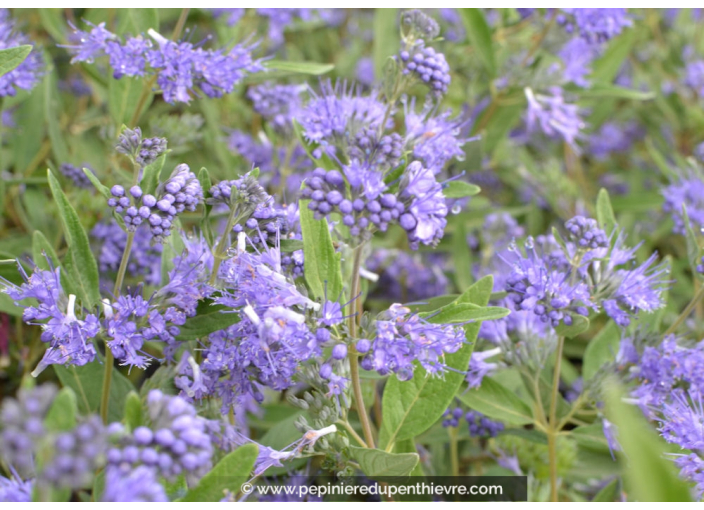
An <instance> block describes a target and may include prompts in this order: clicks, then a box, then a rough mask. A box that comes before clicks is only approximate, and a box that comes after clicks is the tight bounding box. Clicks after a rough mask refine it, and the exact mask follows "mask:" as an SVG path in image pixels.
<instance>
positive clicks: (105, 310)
mask: <svg viewBox="0 0 704 510" xmlns="http://www.w3.org/2000/svg"><path fill="white" fill-rule="evenodd" d="M103 313H104V314H105V317H106V318H108V319H111V318H112V316H113V311H112V306H110V300H109V299H108V298H105V299H103Z"/></svg>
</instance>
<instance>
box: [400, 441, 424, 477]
mask: <svg viewBox="0 0 704 510" xmlns="http://www.w3.org/2000/svg"><path fill="white" fill-rule="evenodd" d="M393 453H418V450H417V449H416V443H415V441H414V440H413V439H404V440H403V441H396V445H395V446H394V451H393ZM410 476H425V473H424V472H423V465H422V464H421V463H420V462H418V464H416V467H415V468H413V471H411V473H410Z"/></svg>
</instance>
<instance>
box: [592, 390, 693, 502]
mask: <svg viewBox="0 0 704 510" xmlns="http://www.w3.org/2000/svg"><path fill="white" fill-rule="evenodd" d="M606 390H607V391H606V416H607V418H608V419H609V420H610V421H611V422H612V423H613V424H614V425H615V427H616V438H617V440H618V442H619V444H620V445H621V447H622V448H623V453H624V455H625V457H626V459H625V473H624V480H625V484H626V489H627V490H628V494H630V495H631V496H632V497H633V499H635V500H637V501H691V500H692V496H691V495H690V492H689V487H688V486H687V483H686V482H684V481H683V480H682V479H680V478H679V476H677V470H676V468H675V465H674V463H673V462H672V459H668V458H665V452H666V445H665V441H664V440H663V439H662V438H660V437H658V434H657V433H656V432H655V430H654V429H653V428H651V426H650V425H649V424H648V422H647V421H646V419H645V417H644V416H643V414H642V413H641V412H640V410H639V409H638V408H637V407H636V406H634V405H631V404H626V403H625V402H624V401H623V390H622V388H621V387H620V386H618V385H617V383H615V382H614V381H611V384H610V385H607V386H606Z"/></svg>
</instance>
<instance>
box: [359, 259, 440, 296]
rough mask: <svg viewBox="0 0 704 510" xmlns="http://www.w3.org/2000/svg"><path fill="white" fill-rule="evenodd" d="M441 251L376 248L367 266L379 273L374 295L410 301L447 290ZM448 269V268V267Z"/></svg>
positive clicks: (436, 294) (438, 294)
mask: <svg viewBox="0 0 704 510" xmlns="http://www.w3.org/2000/svg"><path fill="white" fill-rule="evenodd" d="M445 266H447V263H446V260H445V259H444V258H443V256H442V254H426V253H415V254H409V253H406V252H404V251H401V250H388V249H383V248H380V249H377V250H375V251H374V252H373V253H372V256H371V257H370V258H369V259H367V261H366V267H367V269H368V270H370V271H374V272H376V273H380V274H379V280H378V282H377V283H376V285H375V286H374V290H373V292H374V295H377V296H381V297H384V298H386V299H390V300H393V301H402V302H412V301H419V300H422V299H428V298H431V297H434V296H441V295H443V294H447V292H448V288H449V284H450V281H449V279H448V277H447V276H446V275H445V269H446V267H445ZM448 269H449V268H448Z"/></svg>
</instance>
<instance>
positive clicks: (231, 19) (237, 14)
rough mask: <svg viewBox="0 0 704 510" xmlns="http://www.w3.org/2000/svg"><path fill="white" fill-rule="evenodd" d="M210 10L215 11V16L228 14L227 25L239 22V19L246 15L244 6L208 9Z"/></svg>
mask: <svg viewBox="0 0 704 510" xmlns="http://www.w3.org/2000/svg"><path fill="white" fill-rule="evenodd" d="M208 10H209V11H210V12H212V13H213V17H215V18H221V17H224V16H227V25H228V26H230V27H232V26H235V25H236V24H237V22H238V21H239V20H241V19H242V16H244V12H245V11H244V9H242V8H233V9H222V8H220V9H208Z"/></svg>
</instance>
